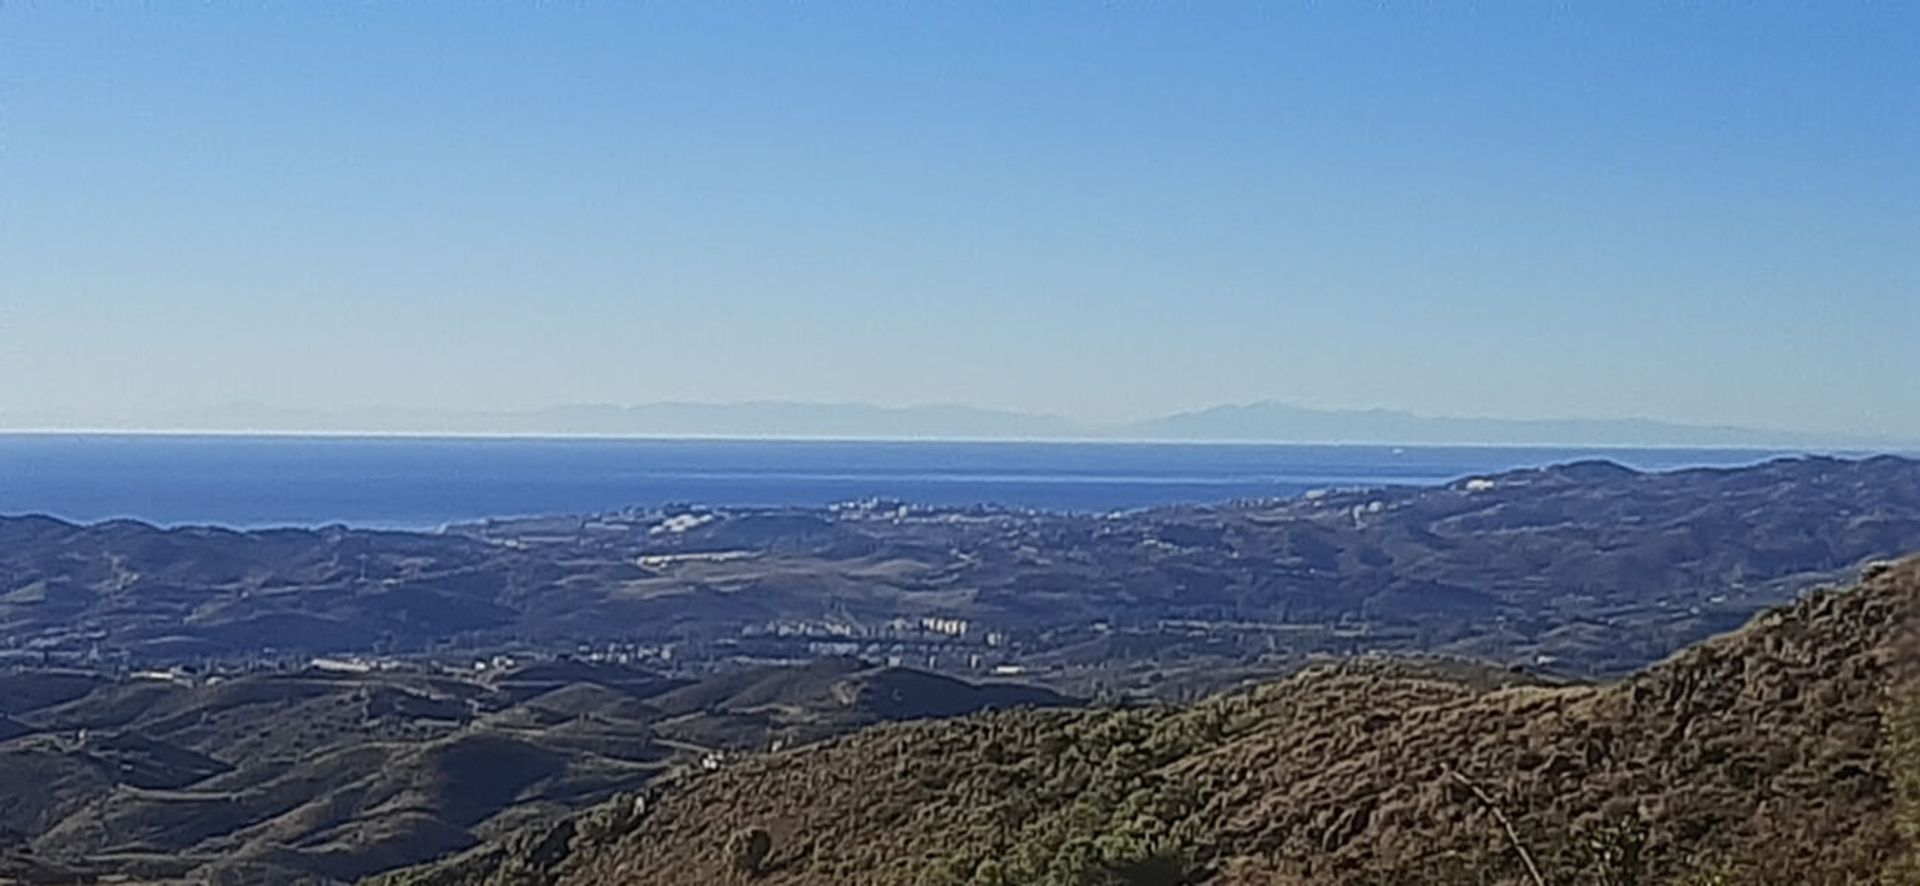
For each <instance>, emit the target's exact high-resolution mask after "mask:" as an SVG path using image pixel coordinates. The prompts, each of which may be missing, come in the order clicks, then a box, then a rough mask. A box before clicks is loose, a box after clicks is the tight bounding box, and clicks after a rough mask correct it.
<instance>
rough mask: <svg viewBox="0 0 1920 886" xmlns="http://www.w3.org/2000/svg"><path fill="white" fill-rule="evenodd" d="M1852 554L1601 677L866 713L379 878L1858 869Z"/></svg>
mask: <svg viewBox="0 0 1920 886" xmlns="http://www.w3.org/2000/svg"><path fill="white" fill-rule="evenodd" d="M1872 573H1873V574H1872V575H1871V576H1870V577H1869V578H1868V579H1866V580H1865V581H1864V583H1863V584H1862V586H1861V587H1859V588H1857V589H1854V590H1850V591H1845V592H1838V591H1830V592H1820V593H1817V594H1815V595H1813V596H1811V597H1810V598H1809V599H1806V600H1804V601H1802V602H1800V603H1797V604H1795V605H1792V606H1790V607H1787V608H1785V609H1781V610H1776V611H1773V612H1770V613H1767V614H1765V615H1763V616H1761V617H1759V618H1757V619H1756V620H1755V621H1754V622H1752V623H1751V624H1750V625H1748V626H1747V627H1745V628H1743V629H1741V630H1739V631H1737V632H1734V633H1732V634H1729V635H1726V636H1723V637H1720V638H1717V639H1714V640H1712V641H1710V642H1707V643H1704V644H1701V645H1699V646H1697V647H1695V648H1692V649H1689V650H1687V651H1685V652H1683V653H1681V654H1679V655H1676V656H1674V657H1673V658H1671V659H1669V660H1667V661H1664V662H1662V663H1660V664H1658V665H1656V666H1654V667H1651V668H1649V669H1647V670H1645V671H1644V672H1641V673H1639V674H1636V675H1634V676H1632V677H1630V678H1628V679H1625V680H1622V681H1620V682H1617V683H1612V684H1607V685H1601V686H1574V687H1565V686H1561V687H1550V686H1540V685H1511V683H1512V681H1461V680H1457V679H1446V678H1442V677H1439V676H1436V675H1434V674H1431V673H1427V672H1425V671H1423V669H1421V668H1418V667H1412V666H1405V665H1395V664H1391V663H1387V662H1379V661H1372V662H1367V661H1362V662H1354V663H1350V664H1347V665H1342V666H1338V667H1333V668H1328V669H1321V670H1316V671H1312V672H1309V673H1305V674H1302V675H1300V676H1298V677H1295V678H1293V679H1289V680H1286V681H1282V682H1279V683H1275V684H1271V685H1268V686H1265V687H1261V688H1259V689H1256V690H1253V691H1251V692H1247V693H1243V694H1239V695H1235V696H1231V697H1225V698H1219V699H1215V700H1212V701H1209V702H1205V703H1202V704H1199V705H1196V706H1192V707H1187V708H1139V709H1118V710H1097V711H1030V710H1029V711H1016V712H1007V713H997V714H991V715H984V716H975V717H969V718H965V719H961V720H952V721H937V722H926V723H916V724H910V725H901V726H890V727H881V728H877V729H873V730H869V731H866V732H863V733H860V734H858V735H855V736H852V737H849V738H845V739H841V740H837V741H834V742H831V743H828V744H826V745H822V746H818V747H815V748H811V749H805V750H801V751H797V752H789V753H782V754H774V755H769V756H764V757H761V758H758V759H755V760H753V761H751V762H749V763H745V764H742V765H738V766H735V767H731V768H728V769H725V770H723V771H720V772H717V773H713V774H710V775H706V776H702V777H699V778H695V779H691V780H688V781H685V782H683V783H680V784H677V785H674V786H672V787H670V788H668V789H666V790H664V791H663V792H660V793H658V794H657V795H655V796H651V797H647V798H642V799H640V800H634V799H622V800H621V801H619V803H618V804H616V805H613V806H609V807H605V808H602V809H600V810H596V812H594V813H592V814H589V815H586V816H583V817H581V818H578V819H576V820H574V821H572V822H569V823H566V824H564V825H562V826H561V827H560V828H558V829H555V830H552V831H545V832H538V833H528V834H522V835H518V836H517V837H516V838H515V840H514V841H511V842H510V843H508V844H505V845H503V846H501V847H496V848H495V849H494V850H492V851H490V852H487V853H478V854H474V855H470V856H468V857H466V858H465V859H463V860H461V861H460V862H459V863H455V864H449V865H443V866H441V867H439V868H433V869H426V870H420V871H411V872H406V873H404V874H400V875H395V876H393V877H391V878H390V879H389V880H388V881H387V882H388V883H390V884H411V886H427V884H433V886H440V884H455V883H462V884H465V883H490V884H504V883H516V884H531V883H543V884H565V886H585V884H626V886H633V884H670V883H671V884H681V883H715V884H724V883H754V884H766V886H801V884H822V886H825V884H847V883H870V884H979V886H1000V884H1007V886H1010V884H1103V883H1111V884H1176V883H1187V882H1211V883H1226V884H1256V883H1259V884H1270V883H1282V884H1285V883H1298V884H1307V883H1316V884H1317V883H1356V884H1358V883H1366V884H1386V883H1394V884H1407V883H1412V884H1418V883H1461V882H1467V883H1531V882H1535V878H1534V875H1533V874H1531V873H1529V872H1528V870H1527V866H1528V865H1529V864H1532V865H1534V866H1537V868H1538V869H1539V880H1540V881H1541V882H1549V883H1600V884H1628V883H1694V882H1699V883H1743V884H1745V883H1762V884H1775V883H1777V884H1788V883H1794V884H1807V883H1815V884H1817V883H1849V882H1851V883H1864V882H1872V880H1871V878H1873V877H1875V876H1878V875H1879V874H1880V873H1881V872H1883V871H1886V870H1889V869H1890V866H1891V865H1892V864H1894V862H1895V861H1896V859H1897V857H1898V856H1899V855H1900V853H1901V852H1902V841H1901V837H1900V835H1899V833H1898V832H1897V829H1896V827H1895V824H1894V820H1895V815H1894V805H1895V802H1896V796H1895V794H1896V790H1895V781H1896V779H1895V777H1894V773H1892V772H1891V771H1890V770H1889V764H1888V762H1887V756H1886V751H1887V747H1886V738H1885V736H1886V734H1887V730H1886V723H1885V722H1884V720H1885V718H1886V715H1887V713H1888V711H1889V705H1890V698H1891V696H1890V692H1891V691H1893V689H1894V687H1895V684H1896V682H1897V681H1898V680H1901V679H1904V677H1903V673H1904V672H1905V671H1907V670H1908V669H1909V668H1910V666H1911V665H1912V663H1913V662H1912V661H1910V659H1911V656H1912V653H1913V649H1914V647H1913V645H1912V644H1913V639H1912V638H1913V632H1914V626H1915V619H1916V617H1917V616H1920V559H1915V560H1909V561H1906V562H1903V563H1901V564H1898V565H1896V566H1891V567H1883V568H1877V569H1875V570H1873V571H1872ZM1503 684H1505V685H1503ZM1508 823H1510V824H1511V827H1512V831H1511V833H1509V831H1508V829H1507V824H1508Z"/></svg>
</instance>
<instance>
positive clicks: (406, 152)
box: [0, 2, 1920, 438]
mask: <svg viewBox="0 0 1920 886" xmlns="http://www.w3.org/2000/svg"><path fill="white" fill-rule="evenodd" d="M1556 6H1557V7H1558V8H1556ZM1917 10H1920V7H1916V6H1913V5H1909V4H1893V3H1881V4H1846V3H1834V4H1813V3H1795V4H1755V3H1741V4H1734V3H1724V4H1677V3H1661V4H1644V5H1642V4H1626V3H1593V4H1581V5H1577V6H1565V5H1557V4H1543V3H1514V4H1476V5H1471V6H1469V5H1466V4H1428V3H1420V4H1412V3H1389V4H1374V3H1354V4H1246V5H1241V4H1228V3H1152V4H1149V3H1119V4H1072V3H1061V4H1031V3H1020V4H1015V3H993V2H985V3H980V2H967V3H885V4H880V3H844V4H826V3H767V4H754V5H735V4H725V3H720V4H709V3H663V4H619V5H618V6H613V5H605V6H603V5H599V4H584V3H548V4H537V5H535V4H524V5H515V4H484V5H483V4H430V3H418V4H374V3H339V4H295V3H272V4H264V5H243V4H231V3H207V4H144V5H136V4H115V3H100V4H55V3H8V4H4V5H0V379H4V380H5V381H4V382H3V383H0V423H4V421H3V419H4V416H5V415H6V414H7V413H12V414H15V415H49V414H58V415H61V416H66V417H68V418H67V420H71V421H72V422H74V423H78V424H101V423H112V422H113V421H115V420H118V417H122V416H125V415H128V414H130V413H132V412H135V411H139V410H156V409H161V410H163V409H171V408H177V407H194V406H204V405H211V404H219V403H226V402H234V401H257V402H261V403H270V404H276V405H282V406H289V407H302V408H322V409H335V408H351V407H359V406H369V405H385V406H396V407H402V408H406V407H428V406H432V407H439V408H452V409H496V408H506V409H512V408H530V407H538V406H543V405H549V404H556V403H581V402H611V403H634V402H648V401H659V400H703V401H706V400H711V401H732V400H746V399H788V400H805V401H863V402H872V403H880V404H908V403H924V402H966V403H972V404H977V405H981V406H990V407H1002V408H1013V409H1021V410H1030V411H1041V412H1053V413H1060V414H1065V415H1069V416H1073V417H1077V418H1081V419H1086V420H1092V421H1106V420H1117V419H1125V418H1131V417H1138V416H1145V415H1149V414H1154V413H1159V412H1166V411H1171V410H1176V409H1185V408H1192V407H1198V406H1204V405H1209V404H1214V403H1221V402H1236V401H1251V400H1261V399H1269V398H1271V399H1279V400H1286V401H1292V402H1296V403H1301V404H1307V405H1316V406H1328V407H1388V408H1399V409H1411V410H1416V411H1420V412H1424V413H1429V414H1439V415H1476V416H1507V417H1561V416H1593V417H1618V416H1644V417H1651V418H1659V419H1665V420H1671V421H1683V422H1696V423H1732V424H1745V425H1758V426H1769V427H1783V428H1798V429H1807V430H1815V431H1823V432H1836V433H1838V432H1848V433H1867V434H1885V435H1898V436H1905V437H1908V438H1920V384H1917V383H1916V381H1915V380H1916V379H1920V347H1916V346H1915V342H1916V341H1920V163H1916V159H1920V51H1917V47H1920V11H1917Z"/></svg>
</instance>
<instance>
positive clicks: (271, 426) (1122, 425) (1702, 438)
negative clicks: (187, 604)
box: [0, 400, 1920, 449]
mask: <svg viewBox="0 0 1920 886" xmlns="http://www.w3.org/2000/svg"><path fill="white" fill-rule="evenodd" d="M103 425H105V426H107V427H102V426H103ZM0 428H4V429H12V430H33V431H50V432H51V431H59V430H63V429H71V430H73V431H76V432H86V431H101V430H111V429H113V428H118V429H123V430H126V431H129V432H162V433H284V434H301V433H313V434H348V435H351V434H401V435H410V434H417V435H435V434H449V435H473V436H492V435H500V436H512V435H529V436H541V435H553V436H568V435H580V436H636V437H649V436H659V437H694V438H702V437H714V438H727V439H733V438H772V439H777V438H793V439H871V440H913V439H927V440H1008V441H1020V440H1030V441H1047V440H1060V441H1081V440H1084V441H1114V442H1167V443H1179V442H1191V443H1228V442H1240V443H1300V444H1329V445H1331V444H1354V445H1435V446H1440V445H1495V444H1500V445H1520V446H1627V447H1641V446H1648V447H1655V446H1675V447H1684V446H1694V447H1725V448H1762V447H1772V448H1791V447H1815V448H1819V447H1847V448H1858V449H1870V448H1906V449H1920V440H1912V439H1904V438H1900V437H1897V436H1893V435H1885V434H1859V433H1830V432H1819V431H1807V430H1792V429H1782V428H1756V427H1745V426H1738V425H1694V424H1687V423H1680V422H1668V421H1661V420H1657V419H1650V418H1579V417H1575V418H1485V417H1467V416H1429V415H1423V414H1419V413H1415V412H1410V411H1405V410H1395V409H1380V408H1374V409H1327V408H1315V407H1307V406H1300V405H1296V404H1291V403H1286V402H1282V401H1277V400H1264V401H1255V402H1250V403H1237V404H1220V405H1215V406H1210V407H1205V408H1200V409H1193V410H1185V411H1180V412H1174V413H1169V414H1166V415H1160V416H1153V417H1148V418H1143V419H1136V420H1129V421H1110V422H1089V421H1081V420H1076V419H1072V418H1068V417H1065V416H1060V415H1054V414H1046V413H1034V412H1024V411H1020V410H1013V409H997V408H985V407H978V406H972V405H968V404H963V403H928V404H915V405H900V406H894V405H878V404H867V403H834V402H808V401H786V400H750V401H732V402H699V401H659V402H650V403H637V404H627V405H620V404H606V403H580V404H562V405H554V406H545V407H539V408H531V409H523V410H473V411H465V410H440V409H407V408H399V407H366V408H357V409H344V410H321V409H301V408H288V407H280V406H273V405H270V404H261V403H231V404H225V405H220V406H212V407H202V408H192V409H174V410H163V411H158V412H151V413H138V414H127V415H122V416H118V417H116V418H115V419H114V420H112V421H108V422H101V421H98V420H95V421H91V422H79V421H75V420H74V419H72V418H70V417H62V416H59V415H56V414H38V415H26V414H14V415H10V414H8V413H6V412H0Z"/></svg>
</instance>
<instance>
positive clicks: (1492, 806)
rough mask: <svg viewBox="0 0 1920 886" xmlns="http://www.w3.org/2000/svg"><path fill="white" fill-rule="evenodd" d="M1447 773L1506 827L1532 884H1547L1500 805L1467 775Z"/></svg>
mask: <svg viewBox="0 0 1920 886" xmlns="http://www.w3.org/2000/svg"><path fill="white" fill-rule="evenodd" d="M1447 775H1448V776H1450V777H1452V778H1453V780H1454V781H1456V782H1458V783H1459V784H1460V786H1461V787H1463V788H1466V789H1467V791H1468V792H1470V793H1472V794H1473V796H1474V797H1475V798H1477V799H1478V800H1479V801H1480V805H1482V806H1485V807H1487V811H1488V812H1491V813H1493V817H1494V820H1496V821H1498V822H1500V826H1501V827H1502V828H1505V829H1506V831H1507V839H1508V840H1510V841H1512V843H1513V851H1514V852H1517V853H1519V854H1520V861H1521V863H1523V864H1525V865H1526V866H1527V876H1529V877H1531V878H1533V886H1547V880H1546V878H1545V877H1542V876H1540V867H1539V866H1538V865H1536V864H1534V863H1533V854H1532V853H1530V852H1528V851H1527V847H1526V844H1524V843H1522V842H1520V832H1519V831H1517V830H1514V827H1513V821H1512V820H1511V819H1509V818H1507V814H1506V813H1505V812H1501V811H1500V805H1499V804H1497V803H1495V802H1493V798H1492V797H1490V796H1487V792H1486V791H1483V790H1481V789H1480V786H1479V785H1477V784H1474V783H1473V782H1471V781H1468V780H1467V777H1466V776H1464V775H1461V774H1460V773H1459V772H1458V771H1456V770H1454V769H1451V768H1449V769H1448V770H1447Z"/></svg>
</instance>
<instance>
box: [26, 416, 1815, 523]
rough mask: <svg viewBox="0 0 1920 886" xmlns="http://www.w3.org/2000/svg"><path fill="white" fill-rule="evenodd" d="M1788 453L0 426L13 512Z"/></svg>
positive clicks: (1263, 474)
mask: <svg viewBox="0 0 1920 886" xmlns="http://www.w3.org/2000/svg"><path fill="white" fill-rule="evenodd" d="M1778 454H1780V453H1774V452H1765V451H1758V450H1730V449H1575V448H1511V447H1507V448H1502V447H1437V446H1408V447H1395V446H1309V445H1227V444H1165V443H1152V444H1130V443H985V442H875V441H773V440H657V439H648V440H637V439H527V438H417V437H245V436H172V435H158V436H145V435H79V434H46V435H38V434H24V435H0V513H3V514H22V513H44V514H51V515H54V516H58V517H62V518H65V519H70V520H77V521H96V520H105V519H112V518H120V517H128V518H134V519H139V520H145V521H149V522H154V523H159V524H162V525H182V524H213V525H221V526H231V527H261V526H273V525H302V526H317V525H324V524H328V523H345V524H349V525H354V526H373V527H391V528H409V529H419V528H433V527H438V526H441V525H444V524H446V523H450V522H459V521H465V520H474V519H479V518H482V517H498V516H514V515H527V514H552V513H591V512H600V511H610V510H615V509H619V508H623V507H630V506H640V507H645V506H655V505H661V504H666V503H673V502H693V503H699V504H708V505H825V504H831V503H833V502H837V501H846V500H851V499H858V498H866V497H873V496H879V497H888V498H898V499H903V500H906V501H912V502H918V503H925V504H938V505H962V504H975V503H993V504H1001V505H1009V506H1016V507H1030V508H1041V509H1054V510H1085V511H1105V510H1115V509H1125V508H1136V507H1144V506H1149V505H1160V504H1174V503H1185V502H1218V501H1225V500H1229V499H1235V498H1251V497H1269V496H1292V495H1298V494H1300V493H1303V492H1306V491H1308V490H1311V489H1316V488H1324V487H1348V486H1371V485H1383V484H1436V483H1443V482H1446V481H1449V480H1452V479H1456V478H1458V477H1462V476H1467V475H1471V474H1480V473H1490V472H1494V471H1501V470H1507V469H1511V468H1517V467H1526V466H1536V465H1545V464H1554V463H1561V462H1566V461H1573V460H1577V459H1586V458H1608V459H1612V460H1614V461H1618V462H1620V463H1622V464H1626V465H1629V466H1632V467H1636V468H1641V469H1647V470H1664V469H1672V468H1679V467H1690V466H1730V465H1739V464H1750V463H1753V462H1756V461H1760V460H1763V459H1765V458H1769V457H1772V456H1775V455H1778Z"/></svg>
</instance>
